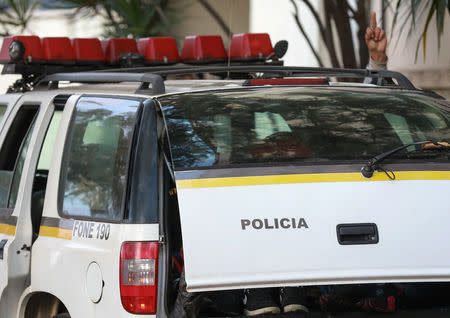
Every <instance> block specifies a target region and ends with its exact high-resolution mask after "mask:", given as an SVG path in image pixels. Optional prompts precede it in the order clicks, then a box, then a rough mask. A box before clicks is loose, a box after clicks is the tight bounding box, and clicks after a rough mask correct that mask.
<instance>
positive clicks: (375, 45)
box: [366, 12, 387, 63]
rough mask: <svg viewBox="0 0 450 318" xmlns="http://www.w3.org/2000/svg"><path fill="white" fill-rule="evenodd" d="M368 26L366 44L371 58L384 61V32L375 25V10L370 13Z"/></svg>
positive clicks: (385, 42) (385, 57)
mask: <svg viewBox="0 0 450 318" xmlns="http://www.w3.org/2000/svg"><path fill="white" fill-rule="evenodd" d="M370 20H371V23H370V27H368V28H367V29H366V45H367V48H368V49H369V52H370V57H371V58H372V60H374V61H375V62H378V63H385V62H386V61H387V56H386V44H387V40H386V33H385V32H384V30H382V29H380V28H379V27H377V17H376V15H375V12H372V15H371V19H370Z"/></svg>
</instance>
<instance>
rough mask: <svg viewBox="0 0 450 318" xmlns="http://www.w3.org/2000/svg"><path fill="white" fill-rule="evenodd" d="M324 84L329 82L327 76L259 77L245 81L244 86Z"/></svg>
mask: <svg viewBox="0 0 450 318" xmlns="http://www.w3.org/2000/svg"><path fill="white" fill-rule="evenodd" d="M324 84H328V80H327V79H325V78H258V79H251V80H247V81H245V83H244V86H262V85H324Z"/></svg>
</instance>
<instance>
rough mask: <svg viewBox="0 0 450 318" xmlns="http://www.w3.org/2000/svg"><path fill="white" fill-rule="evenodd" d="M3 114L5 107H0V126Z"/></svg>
mask: <svg viewBox="0 0 450 318" xmlns="http://www.w3.org/2000/svg"><path fill="white" fill-rule="evenodd" d="M5 112H6V106H5V105H0V124H1V123H2V120H3V116H4V115H5Z"/></svg>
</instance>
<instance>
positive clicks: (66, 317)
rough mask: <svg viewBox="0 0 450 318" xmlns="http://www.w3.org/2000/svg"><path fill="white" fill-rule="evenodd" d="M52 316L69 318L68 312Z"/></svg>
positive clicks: (54, 317)
mask: <svg viewBox="0 0 450 318" xmlns="http://www.w3.org/2000/svg"><path fill="white" fill-rule="evenodd" d="M53 318H70V314H69V313H68V312H63V313H61V314H57V315H54V316H53Z"/></svg>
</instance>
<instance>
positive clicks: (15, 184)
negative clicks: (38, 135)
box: [8, 122, 34, 209]
mask: <svg viewBox="0 0 450 318" xmlns="http://www.w3.org/2000/svg"><path fill="white" fill-rule="evenodd" d="M33 128H34V122H33V124H32V125H31V127H30V129H29V131H28V133H27V136H26V138H25V140H24V141H23V144H22V146H21V147H20V153H19V158H18V160H17V162H16V167H15V169H14V176H13V179H12V185H11V193H10V195H9V203H8V208H10V209H14V207H15V206H16V201H17V194H18V192H19V184H20V178H21V177H22V171H23V164H24V163H25V157H26V156H27V151H28V145H29V144H30V139H31V133H32V132H33Z"/></svg>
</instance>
